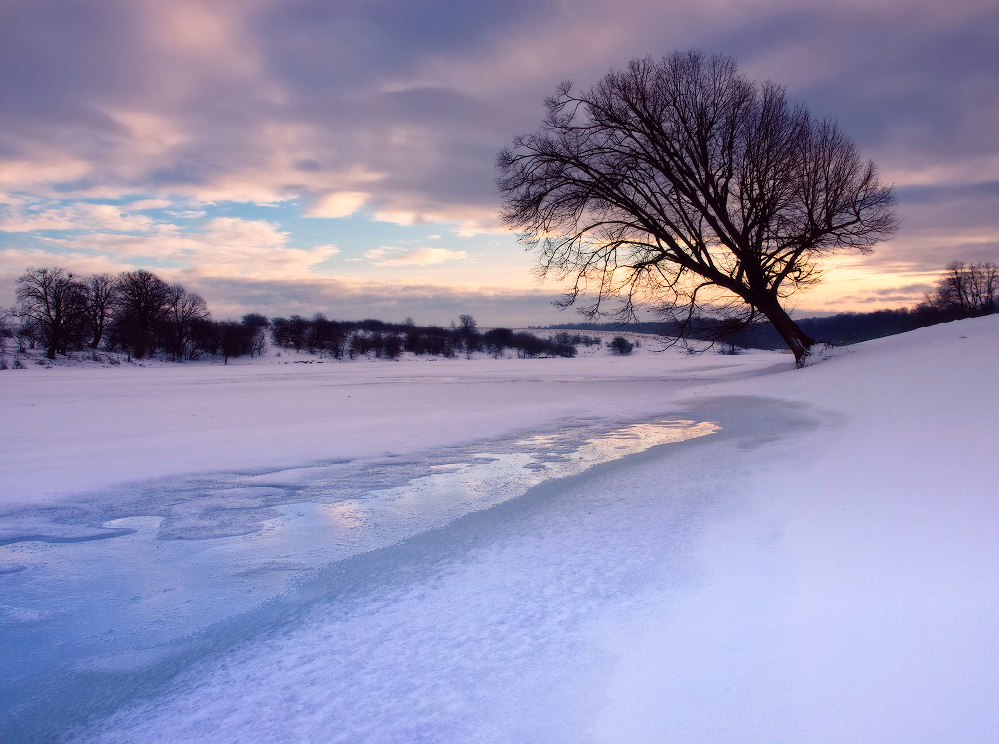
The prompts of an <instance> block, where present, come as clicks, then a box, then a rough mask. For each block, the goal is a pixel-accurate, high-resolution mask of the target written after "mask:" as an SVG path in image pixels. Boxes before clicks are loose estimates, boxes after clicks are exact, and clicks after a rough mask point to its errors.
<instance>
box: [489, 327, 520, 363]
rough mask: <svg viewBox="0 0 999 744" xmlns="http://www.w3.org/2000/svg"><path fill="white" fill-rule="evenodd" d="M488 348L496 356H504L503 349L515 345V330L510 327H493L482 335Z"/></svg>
mask: <svg viewBox="0 0 999 744" xmlns="http://www.w3.org/2000/svg"><path fill="white" fill-rule="evenodd" d="M482 341H483V343H484V344H485V346H486V350H487V351H488V352H489V353H490V354H492V355H493V356H494V357H495V358H497V359H498V358H499V357H501V356H503V351H504V350H506V349H509V348H512V347H513V343H514V339H513V331H511V330H510V329H509V328H491V329H490V330H488V331H486V332H485V333H484V334H483V335H482Z"/></svg>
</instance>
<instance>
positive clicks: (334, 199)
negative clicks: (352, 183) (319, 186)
mask: <svg viewBox="0 0 999 744" xmlns="http://www.w3.org/2000/svg"><path fill="white" fill-rule="evenodd" d="M370 198H371V194H368V193H365V192H363V191H340V192H334V193H332V194H325V195H323V196H321V197H319V198H318V199H317V200H316V201H315V203H314V204H313V205H312V206H311V207H309V208H308V209H307V210H306V211H305V216H306V217H349V216H350V215H352V214H354V213H355V212H356V211H357V210H359V209H360V208H361V207H363V206H364V203H365V202H366V201H368V199H370Z"/></svg>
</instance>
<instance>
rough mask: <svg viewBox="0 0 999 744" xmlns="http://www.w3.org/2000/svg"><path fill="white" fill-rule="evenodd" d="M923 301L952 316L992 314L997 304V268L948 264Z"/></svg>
mask: <svg viewBox="0 0 999 744" xmlns="http://www.w3.org/2000/svg"><path fill="white" fill-rule="evenodd" d="M927 301H928V303H929V304H930V305H931V306H933V307H935V308H937V309H938V310H940V311H943V312H950V313H952V314H953V315H955V316H956V317H962V318H967V317H971V316H978V315H988V314H989V313H993V312H995V311H996V309H997V302H999V265H997V264H994V263H991V262H988V263H975V264H966V263H965V262H964V261H952V262H951V263H949V264H947V271H946V272H945V273H944V275H943V276H942V277H941V278H940V280H939V281H938V282H937V286H936V289H934V290H933V292H932V293H931V294H930V295H929V296H928V297H927Z"/></svg>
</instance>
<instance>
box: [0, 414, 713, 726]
mask: <svg viewBox="0 0 999 744" xmlns="http://www.w3.org/2000/svg"><path fill="white" fill-rule="evenodd" d="M718 429H719V426H718V424H717V423H715V422H711V421H694V420H691V419H685V418H680V417H672V418H656V419H652V420H649V421H644V422H640V423H633V424H629V425H626V426H620V425H607V424H602V425H601V424H594V423H592V422H591V423H588V424H576V425H569V426H563V427H560V428H559V429H557V430H554V431H543V432H540V433H536V434H531V435H528V436H517V437H510V438H506V439H496V440H493V441H488V442H480V443H477V444H476V445H474V446H465V447H453V448H447V449H444V450H439V451H433V452H428V453H422V454H421V455H419V456H411V457H406V458H383V459H380V460H377V461H348V462H332V463H318V464H317V463H312V464H309V465H308V466H306V467H296V468H286V469H280V470H274V471H268V472H250V473H223V474H217V475H213V476H199V477H198V478H196V479H178V478H174V479H165V480H162V481H158V482H152V483H146V484H141V485H135V486H132V487H130V488H129V489H127V490H124V489H123V490H120V491H111V492H107V493H97V494H92V495H90V496H87V497H85V498H80V499H75V500H73V501H72V502H71V503H69V504H62V505H59V506H51V507H45V508H40V509H38V508H35V509H30V508H29V509H24V508H22V509H19V510H15V511H14V512H12V513H8V514H6V515H5V519H4V523H3V527H2V532H0V539H2V541H3V543H4V544H3V546H2V547H0V551H2V558H3V565H4V574H3V577H2V581H3V602H4V608H5V611H4V615H3V635H4V644H5V648H6V649H7V650H8V652H7V653H5V654H4V655H3V661H2V662H0V664H2V667H0V671H2V682H0V684H2V685H3V690H2V696H3V699H4V701H5V705H4V712H3V714H2V715H3V730H4V731H5V732H7V733H8V734H11V735H13V736H14V738H16V739H17V740H19V741H31V740H39V741H41V740H48V739H49V738H50V737H51V735H52V734H53V733H54V732H65V731H67V730H69V729H71V728H72V727H73V726H74V725H77V724H79V723H81V722H82V721H83V720H84V719H85V718H86V717H87V716H88V715H92V714H93V713H94V711H101V710H103V711H109V710H112V709H113V708H114V707H115V706H117V705H120V704H121V703H123V702H124V701H127V700H128V699H130V698H132V697H134V696H136V695H142V694H148V693H150V692H151V691H152V690H154V689H155V688H156V687H157V686H158V685H160V684H161V683H162V682H164V681H165V680H167V679H169V678H170V677H171V676H172V675H174V674H175V673H176V672H177V671H179V670H182V669H183V668H185V667H186V666H188V665H189V664H191V663H192V661H193V660H194V659H197V658H200V657H202V656H204V655H206V654H217V653H219V652H221V651H223V650H225V649H226V648H227V647H229V646H231V645H233V644H236V643H240V642H245V641H246V640H248V639H249V638H252V637H254V636H256V635H259V634H260V633H261V632H264V631H267V630H269V629H271V628H272V627H274V626H276V625H279V624H282V623H285V622H287V621H288V618H289V617H292V616H297V615H299V614H301V612H303V611H304V610H305V609H306V608H307V607H308V606H311V605H312V604H314V603H315V602H317V601H330V598H331V596H330V595H331V594H336V595H339V594H343V593H345V592H346V593H348V594H350V593H353V592H357V591H366V590H367V589H369V588H370V587H369V586H368V581H367V579H366V578H363V579H362V578H361V577H358V576H350V574H352V573H355V572H357V571H358V570H359V569H358V566H364V565H365V561H363V560H361V561H357V560H355V561H354V562H353V563H351V561H350V559H351V558H356V557H357V556H361V555H362V554H366V553H370V552H371V551H377V550H378V549H380V548H385V547H387V546H391V545H396V544H399V543H401V542H402V541H404V540H406V538H410V537H412V536H413V535H418V534H421V533H428V531H432V530H435V529H437V528H441V527H443V526H445V525H447V524H449V523H451V522H454V520H456V519H458V518H460V517H462V516H464V515H466V514H470V513H473V512H479V511H482V510H486V509H489V508H490V507H493V506H496V505H497V504H500V503H502V502H505V501H509V500H512V499H517V498H518V497H522V496H523V495H524V494H526V493H527V492H528V491H529V490H531V489H533V488H536V487H538V486H539V485H542V484H544V483H545V482H548V481H554V480H558V479H565V478H569V477H572V476H578V475H580V474H582V473H585V472H586V471H587V470H589V469H591V468H593V467H594V466H597V465H600V464H604V463H608V462H612V461H615V460H619V459H621V458H624V457H628V456H629V455H634V454H636V453H640V452H643V451H646V450H648V449H650V448H653V447H660V446H662V445H668V444H674V443H679V442H683V441H686V440H690V439H695V438H699V437H705V436H708V435H711V434H713V433H715V432H717V431H718ZM383 560H384V558H383ZM409 568H410V569H411V570H416V569H417V566H416V565H411V566H409ZM364 570H367V569H364ZM331 575H336V576H337V578H336V580H331V579H330V577H331ZM5 738H6V737H5ZM348 738H350V737H348Z"/></svg>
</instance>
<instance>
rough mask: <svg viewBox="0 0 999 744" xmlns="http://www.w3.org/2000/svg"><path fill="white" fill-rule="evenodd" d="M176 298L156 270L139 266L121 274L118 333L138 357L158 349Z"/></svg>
mask: <svg viewBox="0 0 999 744" xmlns="http://www.w3.org/2000/svg"><path fill="white" fill-rule="evenodd" d="M172 298H173V295H172V293H171V290H170V286H169V285H168V284H167V283H166V282H164V281H163V280H162V279H160V278H159V277H158V276H156V275H155V274H153V273H152V272H149V271H146V270H145V269H138V270H136V271H126V272H123V273H122V274H121V275H119V277H118V281H117V293H116V297H115V306H114V330H115V336H116V339H117V341H118V343H119V344H121V345H122V346H123V347H125V348H126V349H128V350H129V351H130V352H131V353H133V354H134V355H135V357H136V358H137V359H141V358H142V357H144V356H145V355H146V353H147V352H149V351H154V350H155V349H156V340H157V335H158V333H159V331H160V329H161V327H162V326H163V324H164V323H165V322H166V321H167V319H168V317H169V314H170V308H171V302H172Z"/></svg>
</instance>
